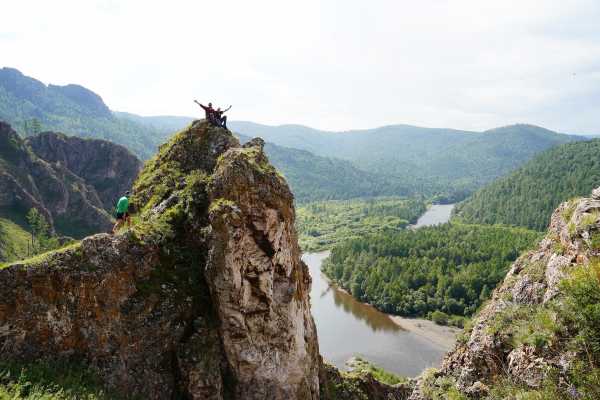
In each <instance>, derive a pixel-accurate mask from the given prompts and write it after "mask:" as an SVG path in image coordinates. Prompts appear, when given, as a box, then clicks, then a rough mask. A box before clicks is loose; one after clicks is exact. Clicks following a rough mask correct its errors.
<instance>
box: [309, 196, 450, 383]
mask: <svg viewBox="0 0 600 400" xmlns="http://www.w3.org/2000/svg"><path fill="white" fill-rule="evenodd" d="M451 210H452V209H451V206H450V207H448V206H441V209H440V206H436V205H434V206H432V207H430V208H429V209H428V211H427V212H426V213H425V214H424V215H422V216H421V218H419V221H418V222H417V224H415V225H416V226H428V225H436V224H439V223H444V222H447V220H448V219H449V217H450V213H451ZM328 254H329V253H328V252H327V251H324V252H318V253H305V254H304V255H303V257H302V259H303V260H304V261H305V262H306V264H307V265H308V267H309V269H310V274H311V276H312V279H313V284H312V289H311V303H312V314H313V317H314V320H315V324H316V326H317V334H318V336H319V348H320V352H321V354H322V355H323V357H324V358H325V359H326V360H328V361H329V362H331V363H332V364H334V365H335V366H336V367H338V368H340V369H342V370H343V369H346V361H347V360H349V359H350V358H352V357H360V358H363V359H364V360H367V361H369V362H371V363H373V364H375V365H377V366H379V367H381V368H383V369H385V370H387V371H390V372H393V373H396V374H398V375H402V376H406V377H415V376H417V375H419V374H420V373H421V372H422V371H423V370H425V369H427V368H430V367H437V366H439V364H440V362H441V361H442V358H443V357H444V355H445V354H446V353H447V352H448V351H449V350H451V349H452V347H453V346H454V343H455V341H456V339H455V336H456V333H458V332H459V331H460V330H459V329H457V328H452V327H446V326H440V325H436V324H434V323H433V322H431V321H429V320H425V319H411V318H402V317H399V316H394V315H388V314H385V313H383V312H381V311H379V310H377V309H376V308H375V307H373V306H371V305H369V304H365V303H362V302H360V301H358V300H356V299H355V298H354V297H352V295H350V294H349V293H347V292H346V291H344V290H343V289H342V288H340V287H338V286H337V285H335V284H334V283H332V282H330V280H329V279H328V278H327V277H326V276H325V275H324V274H323V273H322V272H321V265H322V262H323V260H324V259H325V258H326V257H327V255H328Z"/></svg>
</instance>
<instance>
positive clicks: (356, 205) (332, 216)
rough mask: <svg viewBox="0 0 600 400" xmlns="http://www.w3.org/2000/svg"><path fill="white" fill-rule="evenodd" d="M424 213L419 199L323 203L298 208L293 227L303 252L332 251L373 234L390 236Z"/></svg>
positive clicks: (422, 202) (381, 199)
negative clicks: (336, 247) (346, 242)
mask: <svg viewBox="0 0 600 400" xmlns="http://www.w3.org/2000/svg"><path fill="white" fill-rule="evenodd" d="M425 210H426V204H425V202H424V201H423V200H420V199H401V198H377V199H368V200H356V199H355V200H347V201H322V202H314V203H310V204H307V205H302V206H300V207H298V208H297V218H296V226H297V229H298V233H299V234H300V246H301V247H302V250H304V251H319V250H325V249H329V248H331V247H332V246H333V245H335V244H337V243H341V242H343V241H345V240H351V239H355V238H356V239H358V238H362V237H364V236H365V235H369V234H373V233H379V232H381V233H385V234H392V233H395V232H398V231H401V230H403V229H404V228H405V227H406V226H407V225H408V224H411V223H414V222H416V220H417V218H419V216H420V215H421V214H423V213H424V212H425Z"/></svg>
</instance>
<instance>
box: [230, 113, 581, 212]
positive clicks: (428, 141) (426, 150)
mask: <svg viewBox="0 0 600 400" xmlns="http://www.w3.org/2000/svg"><path fill="white" fill-rule="evenodd" d="M230 125H231V127H232V129H234V130H235V131H236V132H240V133H242V134H244V135H247V136H261V137H263V138H264V139H265V140H266V141H268V142H272V143H275V144H277V145H280V146H287V147H294V148H298V149H303V150H307V151H310V152H312V153H314V154H316V155H319V156H323V157H336V158H341V159H345V160H348V161H351V162H352V163H353V164H354V165H355V166H357V167H358V168H360V169H362V170H364V171H367V172H370V173H374V174H377V175H378V176H386V177H390V178H391V179H392V178H393V179H394V180H396V181H398V182H401V183H402V184H403V185H404V186H405V187H407V188H412V189H413V190H414V192H415V193H416V194H422V195H425V196H428V197H432V196H436V200H438V201H442V202H444V201H445V202H454V201H457V200H462V199H464V198H465V197H466V196H468V195H469V194H471V193H472V192H473V191H475V190H476V189H478V188H480V187H482V186H483V185H485V184H487V183H489V182H491V181H492V180H494V179H496V178H497V177H499V176H502V175H504V174H506V173H508V172H511V171H513V170H514V169H516V168H517V167H519V166H520V165H522V164H523V163H525V162H526V161H528V160H529V159H531V158H532V157H533V156H534V155H536V154H538V153H540V152H542V151H544V150H546V149H548V148H551V147H553V146H556V145H559V144H562V143H567V142H571V141H576V140H582V139H583V138H581V137H576V136H569V135H564V134H559V133H556V132H553V131H549V130H547V129H544V128H540V127H537V126H532V125H512V126H506V127H502V128H497V129H492V130H489V131H485V132H469V131H459V130H453V129H432V128H421V127H415V126H409V125H390V126H385V127H381V128H376V129H368V130H355V131H348V132H327V131H320V130H316V129H312V128H309V127H305V126H300V125H282V126H266V125H259V124H254V123H250V122H232V123H231V124H230Z"/></svg>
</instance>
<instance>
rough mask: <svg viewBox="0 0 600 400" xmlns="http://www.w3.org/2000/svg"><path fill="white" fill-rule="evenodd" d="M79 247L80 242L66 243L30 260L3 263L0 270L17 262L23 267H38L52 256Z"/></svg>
mask: <svg viewBox="0 0 600 400" xmlns="http://www.w3.org/2000/svg"><path fill="white" fill-rule="evenodd" d="M80 247H81V242H73V243H68V244H65V245H64V246H62V247H59V248H58V249H54V250H49V251H47V252H45V253H42V254H38V255H35V256H33V257H30V258H25V259H22V260H17V261H14V262H10V263H4V264H2V265H0V269H2V268H6V267H8V266H10V265H14V264H16V263H17V262H18V263H19V264H22V265H24V266H32V265H40V264H42V263H44V262H45V261H48V260H50V259H51V258H52V256H54V255H55V254H57V253H64V252H67V251H73V250H77V249H79V248H80Z"/></svg>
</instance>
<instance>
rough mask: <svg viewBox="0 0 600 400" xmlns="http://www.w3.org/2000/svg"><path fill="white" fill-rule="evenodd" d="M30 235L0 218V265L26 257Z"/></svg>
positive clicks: (12, 223)
mask: <svg viewBox="0 0 600 400" xmlns="http://www.w3.org/2000/svg"><path fill="white" fill-rule="evenodd" d="M29 240H30V235H29V233H28V232H27V231H25V230H24V229H23V228H22V227H20V226H19V225H17V224H15V223H14V222H12V221H10V220H8V219H5V218H0V263H3V262H7V261H13V260H19V259H21V258H24V257H26V256H27V243H28V242H29Z"/></svg>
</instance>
